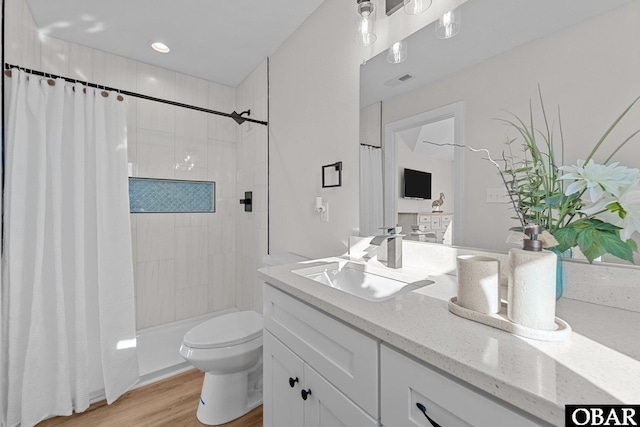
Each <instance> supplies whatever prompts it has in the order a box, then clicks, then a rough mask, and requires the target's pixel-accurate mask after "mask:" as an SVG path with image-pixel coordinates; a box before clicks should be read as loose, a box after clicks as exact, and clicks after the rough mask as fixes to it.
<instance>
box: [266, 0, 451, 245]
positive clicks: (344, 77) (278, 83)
mask: <svg viewBox="0 0 640 427" xmlns="http://www.w3.org/2000/svg"><path fill="white" fill-rule="evenodd" d="M375 3H376V5H378V22H377V30H376V32H377V34H378V40H377V41H376V43H375V44H373V45H372V46H370V47H367V48H361V47H358V46H357V45H356V44H355V43H354V40H353V36H354V31H355V16H356V15H355V14H356V12H355V10H356V2H355V1H345V0H325V2H324V3H323V4H322V5H320V7H318V9H316V11H315V12H314V13H313V14H312V15H311V16H310V17H309V18H308V19H307V20H306V21H305V22H304V23H303V24H302V25H301V26H300V27H299V28H298V29H297V30H296V32H295V33H294V34H293V35H291V36H290V37H289V38H288V39H287V40H286V41H285V42H284V43H283V44H282V45H281V46H280V48H279V49H278V50H277V51H276V52H275V53H274V54H273V55H272V57H271V62H270V64H271V67H270V100H269V103H270V104H269V105H270V117H269V124H270V151H269V156H270V164H271V167H270V185H269V192H270V197H271V205H270V206H271V208H270V215H271V222H270V224H271V225H270V227H271V233H270V236H271V237H270V238H271V245H270V250H271V252H272V253H276V252H282V251H289V252H295V253H299V254H301V255H305V256H309V257H322V256H327V255H336V254H341V253H344V252H345V251H346V249H347V244H348V236H349V235H351V234H352V233H353V232H354V230H355V229H356V228H357V227H358V218H359V215H358V209H359V208H358V197H359V196H358V185H359V184H358V171H359V164H358V163H359V148H358V140H359V129H358V128H359V120H358V114H359V109H360V108H359V73H360V64H361V63H362V61H363V60H364V59H368V58H371V57H373V56H375V55H376V54H377V53H379V52H381V51H382V50H384V49H386V48H388V47H389V46H390V44H391V42H395V41H397V40H400V39H402V38H404V37H406V36H407V35H408V34H410V33H412V32H413V31H415V30H417V29H418V28H421V27H423V26H424V25H427V24H429V23H430V22H433V21H434V20H435V19H437V17H438V16H439V14H442V13H444V12H446V11H447V10H449V9H450V8H453V7H455V6H457V5H459V4H462V3H464V0H448V1H439V2H434V4H433V5H432V7H431V8H430V9H429V10H427V11H426V12H425V13H424V14H421V15H418V16H410V15H407V14H405V13H404V12H402V11H400V12H397V13H395V14H393V15H392V16H391V17H387V16H385V14H384V12H383V8H382V5H383V1H382V0H378V1H375ZM337 161H342V164H343V169H344V170H343V185H342V187H339V188H331V189H322V188H321V182H322V181H321V167H322V165H326V164H330V163H334V162H337ZM316 196H322V197H324V198H325V199H326V201H328V202H329V222H328V223H325V222H320V215H319V214H317V213H316V212H315V211H314V209H313V207H314V199H315V197H316Z"/></svg>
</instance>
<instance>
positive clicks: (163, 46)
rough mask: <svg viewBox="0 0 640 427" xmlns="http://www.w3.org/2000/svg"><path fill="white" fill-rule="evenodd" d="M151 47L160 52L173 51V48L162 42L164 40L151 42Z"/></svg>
mask: <svg viewBox="0 0 640 427" xmlns="http://www.w3.org/2000/svg"><path fill="white" fill-rule="evenodd" d="M151 49H153V50H155V51H156V52H159V53H169V52H171V49H169V46H167V45H166V44H164V43H162V42H152V43H151Z"/></svg>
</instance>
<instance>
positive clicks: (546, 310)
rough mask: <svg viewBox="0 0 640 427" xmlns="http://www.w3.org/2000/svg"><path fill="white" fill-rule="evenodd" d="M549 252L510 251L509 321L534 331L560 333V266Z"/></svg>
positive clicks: (555, 257)
mask: <svg viewBox="0 0 640 427" xmlns="http://www.w3.org/2000/svg"><path fill="white" fill-rule="evenodd" d="M557 261H558V257H557V256H556V254H555V253H553V252H549V251H530V250H523V249H511V250H510V251H509V287H508V293H507V301H508V304H509V306H508V309H507V315H508V317H509V320H511V321H512V322H514V323H517V324H519V325H523V326H527V327H529V328H534V329H542V330H554V329H556V323H555V316H556V263H557Z"/></svg>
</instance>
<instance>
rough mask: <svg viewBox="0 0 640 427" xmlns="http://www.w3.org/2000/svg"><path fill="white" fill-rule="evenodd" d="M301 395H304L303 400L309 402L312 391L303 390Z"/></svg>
mask: <svg viewBox="0 0 640 427" xmlns="http://www.w3.org/2000/svg"><path fill="white" fill-rule="evenodd" d="M300 394H301V395H302V400H307V397H309V396H311V389H309V390H302V391H301V392H300Z"/></svg>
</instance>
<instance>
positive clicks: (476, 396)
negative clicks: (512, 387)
mask: <svg viewBox="0 0 640 427" xmlns="http://www.w3.org/2000/svg"><path fill="white" fill-rule="evenodd" d="M380 381H381V387H380V388H381V396H380V400H381V402H382V403H381V415H382V425H383V426H387V427H414V426H418V427H437V426H441V427H514V426H518V427H534V426H538V427H539V426H546V425H547V424H544V423H542V422H541V423H537V422H535V421H533V420H531V419H529V418H527V417H525V416H523V415H521V414H520V413H517V412H514V411H512V410H511V409H509V408H507V407H506V406H503V405H501V404H499V403H497V402H495V401H493V400H492V399H490V398H488V397H485V396H483V395H481V394H480V393H477V392H475V391H473V390H471V389H470V388H467V387H465V386H463V385H461V384H459V383H458V382H456V381H453V380H451V379H449V378H447V377H445V376H444V375H442V374H441V373H439V372H437V371H435V370H433V369H431V368H429V367H428V366H426V365H424V364H422V363H419V362H416V361H415V360H413V359H411V358H409V357H407V356H405V355H403V354H401V353H399V352H398V351H396V350H394V349H392V348H390V347H388V346H386V345H382V346H381V349H380Z"/></svg>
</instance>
